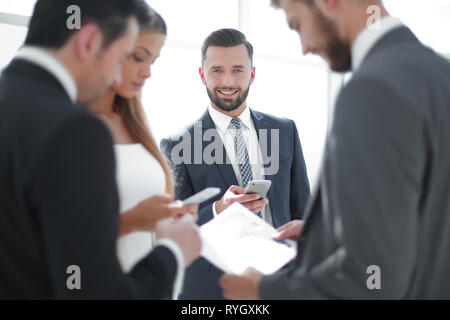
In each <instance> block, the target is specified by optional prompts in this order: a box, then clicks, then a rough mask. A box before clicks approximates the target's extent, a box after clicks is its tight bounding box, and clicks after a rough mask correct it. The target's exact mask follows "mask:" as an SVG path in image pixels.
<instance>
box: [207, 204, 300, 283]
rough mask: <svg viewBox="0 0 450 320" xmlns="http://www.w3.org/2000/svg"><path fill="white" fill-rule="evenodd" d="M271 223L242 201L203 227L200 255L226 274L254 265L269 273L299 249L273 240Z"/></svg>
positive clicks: (236, 272)
mask: <svg viewBox="0 0 450 320" xmlns="http://www.w3.org/2000/svg"><path fill="white" fill-rule="evenodd" d="M276 233H277V231H276V230H275V228H273V227H272V226H271V225H270V224H268V223H267V222H265V221H264V220H262V219H261V218H259V217H257V216H256V215H255V214H254V213H253V212H251V211H249V210H248V209H247V208H245V207H244V206H242V205H241V204H239V203H234V204H232V205H231V206H229V207H228V208H227V209H226V210H224V211H223V212H221V213H220V214H219V215H218V216H217V217H216V218H214V219H212V220H211V221H209V222H208V223H206V224H204V225H203V226H201V227H200V237H201V239H202V252H201V255H202V256H203V257H204V258H206V259H207V260H209V261H210V262H211V263H213V264H214V265H215V266H217V267H218V268H220V269H222V270H223V271H225V272H226V273H234V274H240V273H242V272H244V271H245V269H247V268H249V267H252V268H254V269H256V270H259V271H260V272H262V273H264V274H270V273H273V272H275V271H277V270H279V269H280V268H281V267H283V266H284V265H285V264H286V263H288V262H289V261H290V260H292V259H293V258H294V257H295V256H296V253H297V250H296V248H293V247H290V246H288V245H287V244H285V243H280V242H277V241H274V240H272V237H273V236H274V235H275V234H276Z"/></svg>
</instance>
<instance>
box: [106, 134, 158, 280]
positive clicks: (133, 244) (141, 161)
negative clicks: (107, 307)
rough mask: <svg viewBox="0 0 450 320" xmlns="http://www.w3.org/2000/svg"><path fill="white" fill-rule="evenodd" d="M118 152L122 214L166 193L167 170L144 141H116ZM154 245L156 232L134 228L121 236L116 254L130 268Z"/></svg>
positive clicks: (125, 267) (117, 174)
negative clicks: (146, 147) (125, 142)
mask: <svg viewBox="0 0 450 320" xmlns="http://www.w3.org/2000/svg"><path fill="white" fill-rule="evenodd" d="M115 153H116V161H117V164H116V166H117V170H116V178H117V186H118V190H119V200H120V212H121V214H123V213H124V212H125V211H127V210H129V209H131V208H133V207H134V206H136V205H137V204H138V203H139V202H141V201H142V200H145V199H147V198H149V197H151V196H154V195H160V194H164V193H165V190H166V178H165V175H164V171H163V169H162V167H161V165H160V164H159V162H158V161H157V160H156V159H155V158H154V157H153V156H152V155H151V154H150V153H149V152H148V151H147V150H146V149H145V148H144V147H143V146H142V144H140V143H136V144H116V145H115ZM154 246H155V236H154V234H153V233H152V232H133V233H130V234H127V235H125V236H122V237H120V238H119V239H118V243H117V254H118V257H119V261H120V264H121V266H122V270H123V271H124V272H125V273H128V272H130V271H131V269H132V268H133V267H134V265H135V264H136V263H137V262H139V260H141V259H142V258H143V257H144V256H146V255H147V254H148V253H149V252H150V251H151V250H152V248H153V247H154Z"/></svg>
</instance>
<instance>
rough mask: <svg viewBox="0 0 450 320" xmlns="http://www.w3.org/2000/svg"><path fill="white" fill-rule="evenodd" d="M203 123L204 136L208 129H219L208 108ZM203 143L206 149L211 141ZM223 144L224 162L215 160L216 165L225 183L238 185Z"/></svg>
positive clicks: (203, 148)
mask: <svg viewBox="0 0 450 320" xmlns="http://www.w3.org/2000/svg"><path fill="white" fill-rule="evenodd" d="M202 124H203V130H202V131H203V136H204V134H205V132H206V131H207V130H210V129H213V130H217V129H216V126H215V125H214V122H213V121H212V119H211V116H210V115H209V112H208V110H206V112H205V113H204V114H203V116H202ZM216 137H218V139H220V138H219V135H217V136H216ZM202 141H203V139H202ZM202 143H203V147H202V150H205V148H206V146H207V145H208V144H210V143H211V141H203V142H202ZM221 146H222V154H223V157H222V159H221V160H222V163H221V164H219V163H217V162H214V165H215V166H216V167H217V169H218V170H219V172H220V174H221V175H222V177H223V179H224V181H225V184H226V185H227V186H228V187H229V186H231V185H236V186H238V185H239V184H238V181H237V178H236V174H235V173H234V170H233V166H232V165H231V161H230V159H229V157H228V154H227V151H226V149H225V145H224V144H223V141H221ZM228 187H227V188H228Z"/></svg>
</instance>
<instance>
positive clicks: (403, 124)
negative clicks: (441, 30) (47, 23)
mask: <svg viewBox="0 0 450 320" xmlns="http://www.w3.org/2000/svg"><path fill="white" fill-rule="evenodd" d="M272 2H273V4H274V5H275V6H277V7H281V8H282V9H283V10H284V12H285V13H286V17H287V20H288V22H289V25H290V27H291V28H292V29H294V30H296V31H297V32H298V33H299V34H300V36H301V41H302V46H303V51H304V53H305V54H307V53H308V52H312V53H316V54H319V55H321V56H322V57H323V58H324V59H326V60H327V61H328V63H329V66H330V68H331V69H332V70H334V71H339V72H343V71H349V70H350V68H351V69H352V71H353V77H352V79H351V80H350V81H349V82H348V83H347V84H346V86H345V87H344V88H343V89H342V91H341V93H340V96H339V98H338V100H337V105H336V110H335V117H334V122H333V127H332V130H331V133H330V137H329V139H328V143H327V146H326V151H325V159H324V162H323V167H322V172H321V174H320V178H319V183H318V188H317V190H315V191H314V192H313V195H312V197H311V201H310V202H309V204H308V207H307V210H306V213H305V221H304V224H303V226H302V230H301V232H300V228H299V227H300V224H299V223H294V224H293V225H290V226H289V227H288V228H287V229H286V232H287V233H290V235H294V236H298V243H297V245H298V252H297V258H296V262H295V266H294V267H292V268H288V269H285V270H282V271H280V272H277V273H275V274H272V275H268V276H263V275H262V274H261V273H260V272H257V271H255V270H247V271H246V272H245V273H244V274H242V275H227V276H224V277H223V278H222V279H221V285H222V287H223V288H224V295H225V297H227V298H231V299H259V298H261V299H449V298H450V277H449V273H448V270H449V267H450V255H449V254H448V253H449V250H450V197H449V193H448V190H449V181H450V166H449V163H450V152H449V148H448V146H449V145H450V131H449V128H450V95H449V90H448V88H450V64H449V63H448V61H446V59H444V58H443V57H440V56H439V55H438V54H436V53H435V52H433V51H432V50H431V49H429V48H427V47H425V46H423V45H422V44H421V43H420V42H419V40H418V39H417V38H416V37H415V36H414V34H413V33H412V32H411V31H410V29H409V28H407V27H406V26H405V25H403V24H402V23H401V22H400V21H399V20H398V19H394V18H392V17H390V16H389V14H388V13H387V11H386V10H385V8H384V7H383V4H382V2H381V1H378V0H280V1H277V0H272ZM369 6H370V7H372V9H373V8H377V9H378V10H379V12H380V13H381V14H380V17H379V19H378V20H377V21H375V24H374V25H370V24H369V21H370V20H371V19H369V15H368V14H367V12H369V11H370V10H368V7H369ZM290 230H291V231H292V230H294V231H293V232H290Z"/></svg>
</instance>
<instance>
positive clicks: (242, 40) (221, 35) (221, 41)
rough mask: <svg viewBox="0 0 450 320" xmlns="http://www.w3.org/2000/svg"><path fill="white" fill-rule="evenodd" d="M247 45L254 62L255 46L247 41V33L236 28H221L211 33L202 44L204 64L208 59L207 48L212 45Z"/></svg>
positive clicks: (251, 59)
mask: <svg viewBox="0 0 450 320" xmlns="http://www.w3.org/2000/svg"><path fill="white" fill-rule="evenodd" d="M241 44H243V45H245V47H246V48H247V51H248V56H249V58H250V61H251V62H252V63H253V46H252V44H251V43H250V42H248V41H247V38H246V37H245V35H244V34H243V33H242V32H240V31H239V30H236V29H220V30H217V31H214V32H213V33H211V34H210V35H209V36H208V37H207V38H206V39H205V41H204V42H203V46H202V65H203V63H204V62H205V59H206V50H208V47H210V46H217V47H226V48H228V47H235V46H238V45H241Z"/></svg>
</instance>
